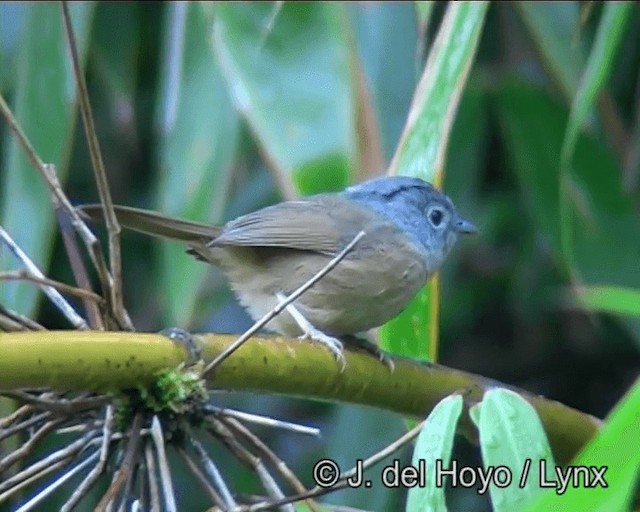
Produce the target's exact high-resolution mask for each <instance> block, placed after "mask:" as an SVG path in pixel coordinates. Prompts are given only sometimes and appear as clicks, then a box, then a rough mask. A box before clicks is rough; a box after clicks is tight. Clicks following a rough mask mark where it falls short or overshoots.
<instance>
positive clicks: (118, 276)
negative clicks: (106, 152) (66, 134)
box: [62, 1, 133, 330]
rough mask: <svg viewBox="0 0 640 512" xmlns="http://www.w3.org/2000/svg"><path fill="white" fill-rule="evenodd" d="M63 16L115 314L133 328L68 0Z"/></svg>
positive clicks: (117, 234) (117, 226) (117, 229)
mask: <svg viewBox="0 0 640 512" xmlns="http://www.w3.org/2000/svg"><path fill="white" fill-rule="evenodd" d="M62 16H63V18H64V27H65V32H66V34H67V42H68V43H69V52H70V53H71V62H72V64H73V71H74V76H75V79H76V85H77V87H78V98H79V100H80V113H81V114H82V122H83V126H84V131H85V136H86V137H87V144H88V146H89V154H90V156H91V163H92V167H93V173H94V178H95V180H96V185H97V187H98V194H99V196H100V202H101V203H102V205H103V207H104V208H103V211H104V212H105V224H106V227H107V233H108V236H109V255H110V258H109V260H110V263H111V277H112V278H113V281H112V282H111V286H110V287H109V292H110V293H111V303H112V307H113V314H114V316H115V318H116V319H118V321H119V323H120V325H121V327H122V328H124V329H128V330H133V324H132V323H131V319H130V318H129V315H128V314H127V311H126V309H125V307H124V300H123V294H122V262H121V254H120V224H119V223H118V219H117V218H116V214H115V212H114V210H113V201H112V200H111V192H110V191H109V182H108V180H107V173H106V172H105V168H104V163H103V161H102V154H101V152H100V144H99V142H98V137H97V136H96V130H95V126H94V123H93V115H92V114H91V105H90V103H89V93H88V92H87V84H86V82H85V80H84V75H83V73H82V70H81V69H80V58H79V57H78V48H77V46H76V39H75V36H74V33H73V25H72V23H71V17H70V15H69V6H68V5H67V2H66V1H63V2H62Z"/></svg>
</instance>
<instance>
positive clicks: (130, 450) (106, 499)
mask: <svg viewBox="0 0 640 512" xmlns="http://www.w3.org/2000/svg"><path fill="white" fill-rule="evenodd" d="M142 421H143V418H142V415H141V414H140V413H138V414H136V415H135V416H134V418H133V421H132V422H131V428H130V429H129V442H128V443H127V447H126V451H125V455H124V458H123V460H122V464H120V467H119V468H118V472H117V473H116V474H115V475H114V478H113V481H112V482H111V485H110V486H109V489H107V492H105V493H104V496H102V498H101V499H100V502H99V503H98V505H97V506H96V508H95V510H96V511H98V510H99V511H101V512H104V511H105V510H106V509H107V506H108V505H109V503H111V501H113V500H114V499H115V497H116V495H117V494H118V493H119V492H120V489H121V488H122V486H123V485H124V483H125V482H126V481H127V479H128V478H129V474H130V473H131V472H132V471H134V470H135V468H134V465H135V461H136V459H137V456H138V447H139V446H140V428H141V427H142Z"/></svg>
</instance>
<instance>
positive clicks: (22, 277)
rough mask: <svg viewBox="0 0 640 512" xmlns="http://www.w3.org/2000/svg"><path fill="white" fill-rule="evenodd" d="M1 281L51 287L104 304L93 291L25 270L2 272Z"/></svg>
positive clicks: (0, 272)
mask: <svg viewBox="0 0 640 512" xmlns="http://www.w3.org/2000/svg"><path fill="white" fill-rule="evenodd" d="M0 281H28V282H31V283H35V284H39V285H43V286H50V287H51V288H55V289H56V290H58V291H59V292H62V293H68V294H69V295H73V296H75V297H80V298H82V299H87V300H89V301H91V302H97V303H104V299H103V298H102V297H100V295H98V294H97V293H95V292H92V291H91V290H88V289H86V288H78V287H76V286H71V285H68V284H66V283H61V282H60V281H55V280H53V279H49V278H48V277H40V276H36V275H33V274H31V273H30V272H28V271H25V270H17V271H15V272H2V271H0Z"/></svg>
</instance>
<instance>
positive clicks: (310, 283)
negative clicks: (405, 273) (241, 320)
mask: <svg viewBox="0 0 640 512" xmlns="http://www.w3.org/2000/svg"><path fill="white" fill-rule="evenodd" d="M365 234H366V233H365V232H364V231H360V232H359V233H358V234H357V235H356V236H355V237H354V238H353V240H351V242H349V243H348V244H347V246H346V247H345V248H344V249H342V251H340V253H338V255H336V257H335V258H333V259H332V260H331V261H330V262H329V263H327V264H326V265H325V266H324V267H323V268H322V269H321V270H320V271H319V272H318V273H317V274H316V275H314V276H313V277H312V278H311V279H309V280H308V281H307V282H306V283H304V284H303V285H302V286H300V287H299V288H298V289H297V290H296V291H294V292H293V293H292V294H291V295H289V296H288V297H287V298H286V299H285V300H282V301H280V302H278V304H276V305H275V307H274V308H273V309H272V310H271V311H269V312H268V313H267V314H266V315H264V316H263V317H262V318H261V319H260V320H258V321H257V322H255V323H254V324H253V325H252V326H251V327H250V328H249V329H248V330H247V331H245V332H244V334H242V336H240V337H239V338H238V339H237V340H235V341H234V342H233V343H232V344H231V345H229V346H228V347H227V348H226V349H224V350H223V351H222V352H220V354H218V355H217V356H216V357H215V358H214V359H213V360H212V361H211V362H210V363H209V364H207V366H205V368H204V370H203V371H202V376H203V377H204V376H206V375H207V373H209V372H210V371H211V370H213V369H214V368H216V367H217V366H219V365H220V364H221V363H222V362H223V361H224V360H225V359H227V358H228V357H229V356H230V355H231V354H233V353H234V352H235V351H236V350H238V348H240V346H241V345H242V344H243V343H245V342H246V341H247V340H248V339H249V338H251V336H253V335H254V334H255V333H256V332H258V331H259V330H260V329H262V328H263V327H264V326H265V325H267V324H268V323H269V322H270V321H271V320H272V319H273V318H275V317H276V316H278V315H279V314H280V313H282V311H283V310H284V309H286V307H287V306H288V305H289V304H291V303H292V302H293V301H295V300H296V299H298V298H299V297H300V296H301V295H302V294H303V293H305V292H306V291H307V290H308V289H309V288H311V287H312V286H313V285H314V284H316V283H317V282H318V281H320V279H322V278H323V277H324V276H326V275H327V274H328V273H329V272H331V270H333V269H334V268H335V267H336V266H337V265H338V263H340V262H341V261H342V260H343V259H344V258H345V257H346V256H347V254H349V252H350V251H351V250H352V249H353V248H354V247H355V245H356V244H357V243H358V242H359V241H360V239H361V238H362V237H363V236H365Z"/></svg>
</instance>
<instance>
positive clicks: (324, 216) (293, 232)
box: [209, 195, 370, 254]
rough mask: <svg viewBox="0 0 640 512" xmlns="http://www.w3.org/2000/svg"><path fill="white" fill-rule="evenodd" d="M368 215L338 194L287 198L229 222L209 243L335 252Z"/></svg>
mask: <svg viewBox="0 0 640 512" xmlns="http://www.w3.org/2000/svg"><path fill="white" fill-rule="evenodd" d="M345 201H346V203H345ZM369 216H370V212H368V211H366V209H364V208H363V207H361V206H359V205H357V204H354V203H353V202H351V201H348V200H346V199H345V198H343V197H341V196H329V195H327V196H316V197H314V198H313V200H310V201H305V200H302V201H288V202H284V203H279V204H276V205H274V206H269V207H267V208H264V209H262V210H259V211H257V212H254V213H250V214H248V215H243V216H242V217H239V218H237V219H236V220H233V221H231V222H229V223H228V224H227V225H226V226H225V227H224V229H223V231H222V233H221V234H220V235H219V236H218V237H216V238H215V239H214V240H212V241H211V242H210V243H209V245H210V246H234V245H235V246H253V247H286V248H289V249H299V250H303V251H313V252H318V253H322V254H335V253H336V252H338V251H340V250H341V249H342V247H343V246H344V245H346V244H347V243H349V242H350V241H351V239H353V237H355V236H356V234H357V233H358V231H360V229H362V227H360V226H362V225H363V224H364V223H366V221H367V220H368V218H369Z"/></svg>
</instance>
